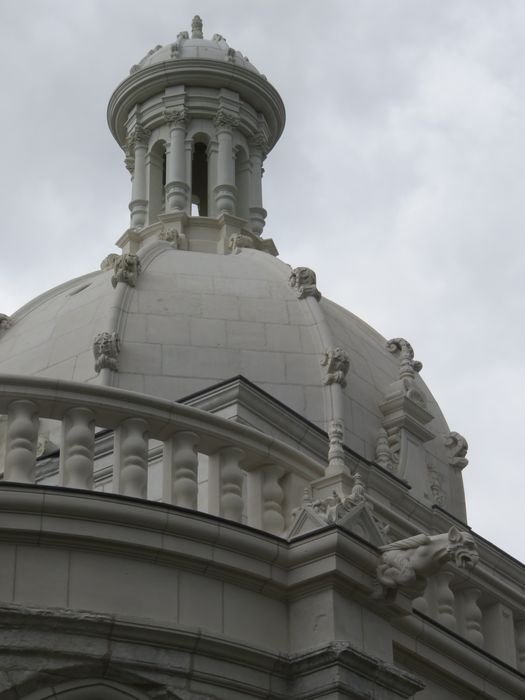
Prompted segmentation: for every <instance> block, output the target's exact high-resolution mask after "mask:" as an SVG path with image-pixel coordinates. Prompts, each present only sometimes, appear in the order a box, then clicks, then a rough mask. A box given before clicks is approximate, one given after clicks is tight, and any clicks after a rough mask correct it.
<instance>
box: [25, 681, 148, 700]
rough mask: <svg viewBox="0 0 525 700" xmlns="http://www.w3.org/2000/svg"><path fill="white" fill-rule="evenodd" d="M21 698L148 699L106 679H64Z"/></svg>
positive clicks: (134, 690) (52, 699)
mask: <svg viewBox="0 0 525 700" xmlns="http://www.w3.org/2000/svg"><path fill="white" fill-rule="evenodd" d="M23 700H149V699H148V697H147V696H146V695H144V693H142V692H140V691H138V690H136V689H135V688H131V687H130V686H127V685H123V684H122V683H115V682H113V681H109V680H106V679H103V680H102V679H101V680H99V679H90V678H86V679H80V680H74V681H66V682H65V683H60V684H58V685H55V686H49V687H48V688H44V689H40V690H37V691H36V692H34V693H30V694H29V695H26V696H25V697H24V699H23Z"/></svg>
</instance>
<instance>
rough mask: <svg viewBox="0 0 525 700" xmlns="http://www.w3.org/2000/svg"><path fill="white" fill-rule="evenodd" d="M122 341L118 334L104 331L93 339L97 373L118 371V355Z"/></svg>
mask: <svg viewBox="0 0 525 700" xmlns="http://www.w3.org/2000/svg"><path fill="white" fill-rule="evenodd" d="M119 352H120V339H119V337H118V335H117V334H116V333H108V332H107V331H104V332H103V333H99V334H98V335H96V336H95V338H94V339H93V355H94V356H95V372H100V370H101V369H111V370H113V371H115V372H117V371H118V355H119Z"/></svg>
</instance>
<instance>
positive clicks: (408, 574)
mask: <svg viewBox="0 0 525 700" xmlns="http://www.w3.org/2000/svg"><path fill="white" fill-rule="evenodd" d="M379 550H380V552H381V558H380V561H379V564H378V567H377V572H376V573H377V581H378V590H376V592H375V597H376V598H380V597H382V598H392V597H395V594H396V592H397V590H398V589H403V590H405V591H406V592H408V593H409V594H410V595H412V596H419V595H421V593H422V592H423V590H424V589H425V587H426V583H427V579H428V577H429V576H432V575H433V574H436V573H437V572H438V571H440V569H442V567H443V566H444V565H445V564H446V563H447V562H449V561H451V562H452V563H453V564H455V565H456V566H457V567H459V568H460V569H467V570H469V569H472V568H474V567H475V566H476V564H477V563H478V561H479V554H478V550H477V547H476V542H475V540H474V538H473V537H472V535H471V534H470V533H469V532H464V531H461V530H458V528H457V527H455V526H452V527H451V528H450V530H449V531H448V532H445V533H443V534H441V535H426V534H419V535H414V536H413V537H408V538H407V539H404V540H399V541H398V542H392V543H391V544H387V545H384V546H382V547H380V548H379Z"/></svg>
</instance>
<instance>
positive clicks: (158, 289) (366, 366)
mask: <svg viewBox="0 0 525 700" xmlns="http://www.w3.org/2000/svg"><path fill="white" fill-rule="evenodd" d="M139 257H140V259H141V272H140V276H139V278H138V280H137V282H136V286H134V287H130V286H129V285H124V284H119V285H117V288H116V289H114V288H113V286H112V284H111V278H112V274H113V273H112V270H111V269H108V270H100V271H98V272H94V273H92V274H89V275H86V276H84V277H81V278H77V279H74V280H71V281H70V282H67V283H65V284H63V285H61V286H59V287H57V288H55V289H53V290H50V291H49V292H47V293H45V294H43V295H42V296H40V297H38V298H36V299H35V300H34V301H32V302H30V303H29V304H27V305H26V306H25V307H23V308H22V309H20V311H18V312H17V313H16V314H15V315H14V316H13V318H12V319H11V327H10V328H9V329H8V331H7V332H4V333H3V335H2V336H1V337H0V373H14V374H31V375H35V376H46V377H53V378H56V379H64V380H74V381H77V382H91V383H108V384H111V385H113V386H115V387H119V388H122V389H127V390H131V391H134V392H140V393H143V394H148V395H153V396H157V397H162V398H166V399H171V400H181V399H184V398H185V397H187V396H188V395H191V394H195V393H198V392H202V391H206V390H209V389H210V387H212V386H214V385H217V384H219V383H220V382H223V381H225V380H228V379H231V378H233V377H236V376H238V375H242V377H244V378H246V379H247V380H248V381H249V382H252V383H253V384H256V385H257V386H258V387H259V388H260V389H262V390H263V391H265V392H267V393H268V394H269V395H270V396H271V397H273V398H275V399H277V401H279V402H281V403H282V404H284V405H285V406H286V407H288V408H289V409H292V411H295V412H296V413H298V414H300V416H302V417H303V418H305V419H306V420H307V421H309V422H311V423H313V424H314V425H315V426H317V427H318V428H320V429H321V430H324V431H329V429H330V423H331V421H332V419H333V406H331V405H330V400H331V399H330V396H329V395H327V390H328V389H329V388H330V387H329V386H328V385H327V376H328V374H329V367H327V364H326V361H325V360H326V351H327V350H328V349H329V348H344V349H345V352H346V354H347V356H348V359H349V365H348V371H347V374H346V376H345V381H344V382H343V384H342V386H343V404H342V406H341V411H342V419H343V421H344V432H345V443H346V445H347V446H348V447H349V448H350V449H351V450H354V451H355V452H357V453H358V454H359V455H362V456H363V457H365V458H366V459H368V460H372V461H373V460H376V458H377V449H378V448H377V446H378V434H379V431H380V430H381V425H382V424H383V422H384V420H385V414H384V403H385V397H388V396H389V394H392V392H393V391H394V393H395V391H396V385H397V384H399V381H400V380H399V377H400V360H399V356H398V353H395V352H392V351H391V350H392V348H390V350H389V348H388V344H387V341H386V340H385V338H384V337H382V336H381V335H380V334H379V333H378V332H377V331H375V330H374V329H372V328H371V327H370V326H369V325H367V324H366V323H365V322H364V321H362V320H361V319H359V318H357V317H356V316H355V315H353V314H352V313H351V312H349V311H347V310H345V309H343V308H342V307H340V306H338V305H337V304H335V303H334V302H332V301H330V300H328V299H326V298H321V299H320V300H319V301H317V300H314V299H313V297H310V299H311V301H312V302H313V303H314V304H315V306H312V305H310V304H309V303H308V299H305V298H304V297H303V298H301V292H300V288H298V286H297V284H296V285H295V286H292V284H293V282H294V276H293V274H292V284H291V283H290V279H291V272H292V271H291V268H290V266H289V265H287V264H285V263H284V262H282V261H280V260H278V259H277V258H275V257H273V256H271V255H269V254H268V253H266V252H263V251H260V250H254V249H249V248H244V249H241V250H240V251H239V253H238V254H231V255H216V254H210V253H201V252H190V251H184V250H177V249H174V248H173V247H172V245H170V244H169V243H168V242H162V241H157V242H155V243H153V244H151V245H150V246H148V247H145V248H143V249H142V250H141V251H140V255H139ZM301 269H304V268H301ZM103 331H110V332H115V333H116V334H118V337H119V341H120V352H119V354H118V371H115V372H104V371H102V372H100V373H99V374H97V372H96V371H95V362H94V357H93V339H94V338H95V337H96V336H97V334H100V332H103ZM401 364H402V363H401ZM414 364H417V363H414ZM414 374H415V376H414V379H413V383H414V387H415V390H417V393H418V394H419V395H420V397H422V399H421V398H418V401H417V403H415V404H414V406H415V407H416V409H417V408H421V411H426V412H427V413H428V416H427V420H428V422H427V424H426V426H425V427H423V426H422V425H420V426H419V431H420V432H421V431H423V432H424V431H425V430H427V431H428V434H425V436H424V440H425V455H426V460H427V464H422V465H421V467H422V470H424V471H425V476H426V469H427V465H428V464H431V465H432V467H433V468H434V469H437V470H438V472H439V473H443V474H447V473H448V457H447V450H446V447H445V444H444V441H443V437H444V436H446V435H449V429H448V427H447V424H446V422H445V420H444V418H443V416H442V414H441V411H440V410H439V407H438V406H437V404H436V402H435V400H434V399H433V397H432V395H431V393H430V392H429V391H428V389H427V387H426V385H425V384H424V382H423V380H422V379H421V378H420V377H419V375H418V373H417V372H415V373H414ZM416 398H417V397H416ZM382 406H383V408H382ZM416 418H417V416H416ZM416 418H412V420H413V422H417V420H416ZM406 420H408V421H410V418H408V419H406ZM423 422H424V421H423ZM416 432H417V431H416ZM405 477H406V478H407V479H409V481H412V480H413V477H412V478H411V477H410V476H409V475H408V474H407V475H405ZM444 488H445V487H444ZM415 492H417V487H415ZM429 493H430V491H429ZM420 495H421V497H422V498H424V495H425V490H424V488H423V487H422V493H421V494H420ZM456 496H457V494H456ZM451 500H452V501H453V500H454V493H452V492H451V493H450V494H449V504H450V501H451ZM460 502H461V498H460V497H458V504H456V507H455V508H454V510H455V511H456V512H457V511H458V510H460V511H461V507H460Z"/></svg>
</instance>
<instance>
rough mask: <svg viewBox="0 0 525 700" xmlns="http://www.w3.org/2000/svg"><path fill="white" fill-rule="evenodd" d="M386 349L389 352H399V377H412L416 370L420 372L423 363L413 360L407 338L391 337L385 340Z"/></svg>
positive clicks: (412, 351)
mask: <svg viewBox="0 0 525 700" xmlns="http://www.w3.org/2000/svg"><path fill="white" fill-rule="evenodd" d="M386 349H387V350H388V352H391V353H399V359H400V364H399V379H405V378H408V379H413V378H414V377H415V374H416V372H421V370H422V369H423V364H422V363H421V362H419V361H418V360H414V350H413V348H412V346H411V345H410V343H409V342H408V340H405V339H404V338H392V339H391V340H389V341H387V344H386Z"/></svg>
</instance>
